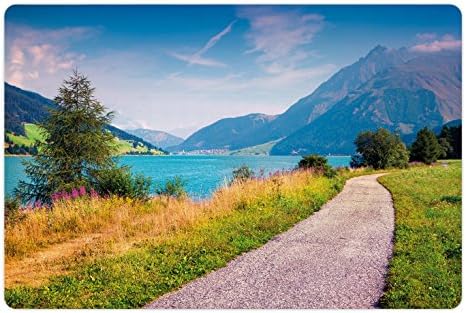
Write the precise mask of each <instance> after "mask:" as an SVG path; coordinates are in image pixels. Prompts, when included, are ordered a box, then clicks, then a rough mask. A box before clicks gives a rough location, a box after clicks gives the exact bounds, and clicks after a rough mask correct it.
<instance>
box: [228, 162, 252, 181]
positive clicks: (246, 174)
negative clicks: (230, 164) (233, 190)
mask: <svg viewBox="0 0 466 313" xmlns="http://www.w3.org/2000/svg"><path fill="white" fill-rule="evenodd" d="M253 177H254V171H253V170H252V169H251V168H250V167H249V166H247V165H245V164H244V165H241V166H240V167H238V168H236V169H234V170H233V178H232V180H231V182H230V184H232V183H234V182H245V181H247V180H250V179H251V178H253Z"/></svg>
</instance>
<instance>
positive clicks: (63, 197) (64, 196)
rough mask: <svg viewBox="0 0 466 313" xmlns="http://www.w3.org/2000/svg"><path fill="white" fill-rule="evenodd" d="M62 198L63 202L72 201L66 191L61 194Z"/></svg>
mask: <svg viewBox="0 0 466 313" xmlns="http://www.w3.org/2000/svg"><path fill="white" fill-rule="evenodd" d="M61 196H62V199H63V200H70V199H71V196H70V194H69V193H67V192H66V191H63V192H62V193H61Z"/></svg>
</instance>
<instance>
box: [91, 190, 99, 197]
mask: <svg viewBox="0 0 466 313" xmlns="http://www.w3.org/2000/svg"><path fill="white" fill-rule="evenodd" d="M98 197H99V194H98V193H97V192H96V191H95V190H94V188H91V198H98Z"/></svg>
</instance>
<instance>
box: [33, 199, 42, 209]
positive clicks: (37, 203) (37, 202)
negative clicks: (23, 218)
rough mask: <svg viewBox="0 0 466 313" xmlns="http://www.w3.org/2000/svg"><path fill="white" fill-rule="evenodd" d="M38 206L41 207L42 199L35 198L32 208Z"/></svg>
mask: <svg viewBox="0 0 466 313" xmlns="http://www.w3.org/2000/svg"><path fill="white" fill-rule="evenodd" d="M40 207H42V201H40V200H37V201H36V202H35V203H34V208H35V209H39V208H40Z"/></svg>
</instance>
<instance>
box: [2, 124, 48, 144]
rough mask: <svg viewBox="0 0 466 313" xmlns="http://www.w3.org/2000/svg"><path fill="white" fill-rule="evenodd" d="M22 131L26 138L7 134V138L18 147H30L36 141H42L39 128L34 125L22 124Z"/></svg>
mask: <svg viewBox="0 0 466 313" xmlns="http://www.w3.org/2000/svg"><path fill="white" fill-rule="evenodd" d="M24 130H25V132H26V136H22V135H13V134H11V133H7V136H8V138H9V139H10V140H11V141H12V142H13V143H14V144H16V145H20V146H27V147H30V146H32V145H33V144H34V143H35V142H36V141H42V140H43V135H42V134H41V131H40V128H39V126H37V125H35V124H24Z"/></svg>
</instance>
